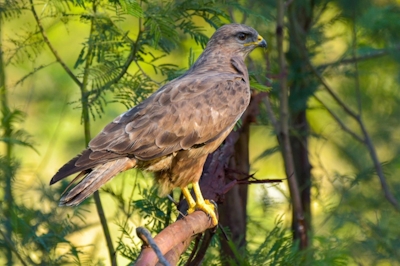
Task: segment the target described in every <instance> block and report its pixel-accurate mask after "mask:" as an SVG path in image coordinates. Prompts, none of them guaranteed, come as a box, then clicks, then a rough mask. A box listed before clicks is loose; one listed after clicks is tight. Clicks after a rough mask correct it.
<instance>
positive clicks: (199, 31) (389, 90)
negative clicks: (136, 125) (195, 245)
mask: <svg viewBox="0 0 400 266" xmlns="http://www.w3.org/2000/svg"><path fill="white" fill-rule="evenodd" d="M279 2H280V1H267V0H265V1H252V0H250V1H238V2H236V1H183V0H182V1H134V0H120V1H118V0H113V1H111V0H110V1H84V0H50V1H36V0H32V1H25V0H20V1H1V2H0V15H1V24H0V29H1V36H0V37H1V51H2V65H1V69H0V71H1V72H2V73H3V74H4V75H2V76H1V77H0V78H1V79H2V80H1V84H0V85H1V87H2V91H1V96H2V124H1V132H2V138H1V140H2V141H1V142H0V143H1V169H2V174H1V177H0V180H1V185H0V188H1V190H0V206H1V207H0V222H1V224H0V229H1V232H2V235H0V264H2V265H3V264H4V265H23V264H24V262H25V264H26V265H33V264H37V265H70V264H78V265H109V263H110V262H109V259H108V254H107V252H108V251H107V246H106V244H105V240H104V237H103V234H102V229H101V225H100V223H99V219H98V215H97V214H96V208H95V205H94V204H93V200H92V199H90V200H87V201H85V203H84V204H82V206H80V207H77V208H61V207H58V206H57V201H58V199H59V197H60V194H61V193H62V191H63V189H64V188H65V187H66V185H67V182H64V183H63V184H62V185H60V184H56V185H54V186H52V187H49V186H48V183H49V180H50V178H51V177H52V176H53V174H54V173H55V172H56V171H57V170H58V169H59V167H61V166H62V165H63V164H64V163H65V162H67V161H68V160H69V159H71V158H72V157H74V156H75V155H77V154H78V153H80V152H81V151H82V150H83V149H84V148H85V146H86V144H85V134H84V124H85V118H84V116H82V108H86V107H87V108H88V110H89V115H88V117H87V118H88V119H89V120H90V124H88V125H87V126H88V128H90V131H91V136H92V137H93V136H94V135H96V134H97V133H98V132H99V131H100V130H101V129H102V128H103V127H104V126H105V125H106V124H107V123H109V122H110V121H111V120H112V119H114V118H115V117H116V116H117V115H119V114H120V113H122V112H124V111H125V110H126V109H127V107H129V106H133V105H135V104H137V102H140V100H141V99H143V98H145V97H146V96H148V95H149V94H150V92H151V91H154V90H155V89H157V88H158V87H159V86H160V85H161V84H164V83H165V82H166V81H167V80H170V79H172V78H174V77H176V76H178V75H179V74H181V73H183V72H184V71H185V70H186V69H188V68H189V67H190V65H191V63H193V60H194V59H196V58H197V57H198V56H199V55H200V53H201V52H202V50H203V47H204V45H205V43H206V42H207V38H208V37H210V36H211V35H212V33H213V32H214V31H215V28H217V27H218V26H220V25H222V24H225V23H229V22H243V23H245V24H247V25H249V26H252V27H254V28H255V29H256V30H257V31H258V32H259V33H260V35H262V36H263V37H264V39H266V40H267V42H268V49H267V50H262V49H258V50H256V51H254V52H253V53H252V54H251V56H250V57H251V59H250V60H249V61H248V65H249V71H250V73H251V75H252V80H253V81H254V82H256V83H258V84H262V85H264V86H267V87H270V92H269V93H268V97H266V99H267V101H269V102H270V103H271V106H272V111H273V112H274V113H275V115H276V116H277V117H278V119H279V112H278V110H279V107H280V103H279V83H280V79H281V74H280V73H281V72H280V71H281V70H280V69H279V65H278V53H277V42H276V21H277V4H278V3H279ZM32 4H33V6H34V10H35V13H36V15H37V16H38V20H36V19H35V15H34V13H33V12H32ZM38 21H39V22H40V27H39V26H38ZM93 21H95V22H93ZM284 23H285V27H284V29H283V32H284V36H285V41H284V45H283V46H284V51H285V55H286V61H287V64H288V67H287V72H286V73H287V78H288V81H289V83H288V86H289V88H290V96H289V103H290V108H291V112H292V113H294V114H296V113H302V114H304V115H305V117H306V121H307V124H308V129H307V130H306V131H300V130H298V128H296V127H294V126H292V127H291V129H290V132H291V134H292V136H300V137H299V139H301V141H300V142H301V143H303V144H304V146H305V147H306V150H307V157H308V160H309V162H310V164H311V168H310V173H311V177H310V182H309V183H308V185H309V186H310V191H311V203H310V207H311V211H310V214H311V215H312V216H311V217H312V219H311V218H310V221H311V224H312V229H311V230H310V231H309V232H308V233H309V236H310V239H311V241H310V246H309V247H308V249H307V252H308V253H307V254H308V255H307V256H305V255H304V250H303V251H300V250H299V248H298V246H297V242H296V241H292V237H291V230H290V227H291V221H292V208H291V207H292V205H291V203H290V193H289V190H288V188H287V184H286V182H283V183H277V184H272V185H271V184H253V185H251V186H249V189H250V194H249V195H250V196H249V199H248V200H249V202H248V206H247V215H248V220H247V230H248V231H247V237H246V239H247V247H246V248H245V251H244V253H242V254H246V255H243V260H239V259H238V260H236V262H235V263H236V264H243V265H245V264H244V263H245V262H246V261H247V262H248V263H249V264H248V265H261V264H264V265H400V263H399V261H400V226H399V222H398V221H399V219H400V215H399V212H398V207H397V208H396V207H395V206H393V204H390V203H389V202H388V200H387V199H386V198H385V195H384V192H383V190H382V188H381V182H380V180H379V177H378V175H377V169H378V168H377V166H376V165H374V162H373V160H372V159H371V155H370V150H371V147H373V149H374V150H376V154H377V158H378V162H379V165H380V167H381V168H382V173H383V175H384V178H385V180H386V181H387V184H388V188H389V191H390V192H391V193H392V194H393V195H394V198H395V199H396V200H399V199H400V194H399V193H400V180H399V178H398V176H399V174H400V170H399V166H400V160H399V159H400V157H399V152H400V126H399V122H400V85H399V84H400V75H399V73H400V56H399V51H400V1H390V0H387V1H385V0H371V1H367V0H357V1H343V0H336V1H322V0H316V1H311V0H308V1H307V0H299V1H296V0H295V1H286V2H285V19H284ZM93 25H94V26H93ZM305 29H306V30H305ZM43 32H45V34H46V36H47V37H48V40H49V42H50V43H51V45H52V49H53V51H52V50H51V49H50V48H49V46H48V43H47V42H46V41H45V39H44V38H43ZM293 32H297V33H298V34H297V35H296V34H293ZM132 49H135V54H134V58H133V59H132V58H131V63H130V64H129V67H128V68H127V71H126V73H125V74H124V75H123V77H122V78H120V79H118V80H117V82H114V83H112V82H111V83H110V84H109V83H108V82H109V81H112V80H113V78H115V77H116V76H117V73H119V71H122V70H121V69H122V68H123V65H124V63H125V62H127V60H129V58H130V53H131V51H132ZM54 51H56V52H57V54H58V56H59V58H60V60H62V61H63V62H64V63H65V65H66V66H67V67H68V69H70V71H71V72H72V74H73V75H75V76H76V77H77V80H79V81H81V82H83V80H84V79H85V78H87V80H88V82H87V86H86V90H87V91H88V92H87V94H86V95H85V94H81V92H82V87H80V86H78V85H77V83H76V82H74V81H73V80H72V79H71V77H70V76H69V75H68V74H67V73H66V71H65V68H63V67H62V66H61V65H60V62H57V60H56V58H55V55H54V53H53V52H54ZM310 65H312V66H313V68H311V67H310ZM313 69H314V70H315V72H317V73H318V74H319V75H320V77H322V79H323V81H325V82H326V84H328V86H329V87H330V88H331V89H332V90H333V91H334V92H335V94H336V95H338V97H339V98H340V99H341V100H342V101H343V103H344V104H345V105H346V106H347V107H348V108H349V109H351V110H353V111H354V112H355V113H356V114H357V116H356V118H357V119H361V120H362V125H363V126H365V130H366V132H367V133H368V136H369V137H370V139H371V141H372V142H371V143H369V144H370V145H369V146H368V145H366V143H367V141H365V136H366V135H365V132H364V131H363V128H362V127H360V123H359V121H360V120H357V119H354V118H352V117H351V116H349V114H348V113H346V111H345V110H344V109H343V106H341V105H340V104H338V102H337V101H335V100H334V98H333V97H332V96H331V94H329V93H328V92H327V90H326V87H324V85H323V83H322V82H321V79H319V78H318V75H316V74H315V73H314V72H313ZM298 88H301V89H298ZM82 95H83V97H87V98H85V99H86V100H87V101H88V103H89V105H88V106H86V107H85V106H84V107H82V101H81V99H83V98H82ZM314 96H317V98H315V97H314ZM322 103H323V104H322ZM259 109H260V111H259V115H258V116H257V121H256V122H254V123H252V125H251V130H250V142H249V151H250V166H251V170H250V173H254V176H255V177H256V178H257V179H285V178H286V175H285V169H284V164H283V161H282V155H281V153H280V149H279V145H278V141H277V137H276V130H275V129H274V127H273V125H272V124H271V119H270V118H271V117H270V116H268V113H267V111H266V107H265V105H264V103H263V102H262V103H261V104H260V106H259ZM20 113H21V114H20ZM332 113H334V114H335V117H336V119H335V117H333V116H332ZM294 117H295V115H294V116H293V117H292V119H293V120H294ZM89 120H88V121H89ZM338 121H340V123H342V125H344V126H345V127H346V129H345V130H344V129H343V126H340V124H339V123H338ZM349 131H351V132H352V134H353V135H351V134H349ZM304 132H306V133H304ZM354 134H355V135H357V136H360V139H362V140H363V141H362V142H360V141H357V139H355V138H354ZM305 141H307V142H305ZM371 144H372V146H371ZM293 156H294V159H295V160H296V158H297V159H299V157H296V156H298V155H297V154H293ZM152 187H153V182H152V179H151V174H148V173H141V172H139V171H133V170H132V171H129V172H126V173H123V174H121V175H120V176H118V177H116V178H114V179H113V180H112V181H111V182H109V183H108V184H107V185H106V186H105V187H104V189H102V190H101V193H100V195H101V199H102V202H103V207H104V209H105V212H106V217H107V220H108V225H109V227H110V230H111V236H112V240H113V243H114V245H115V247H116V248H117V250H118V251H117V261H118V263H119V264H121V265H125V264H128V262H129V261H131V260H134V258H135V256H137V254H138V252H139V251H140V241H139V239H137V238H136V236H135V234H134V231H131V230H132V229H134V228H135V227H137V226H140V225H146V226H147V227H148V228H149V229H152V232H158V231H159V230H161V229H162V228H163V227H164V226H165V225H166V223H170V222H171V221H173V220H174V218H175V217H176V215H177V213H176V211H175V209H174V211H173V213H172V216H166V214H165V213H166V210H168V208H171V203H169V202H168V201H167V200H165V199H158V198H157V197H156V196H155V192H154V189H152ZM176 193H179V192H176ZM147 199H148V200H150V201H151V202H148V201H147ZM132 202H133V203H132ZM158 211H160V212H161V214H160V212H158ZM163 213H164V214H163ZM160 215H161V216H160ZM163 215H165V217H164V216H163ZM160 217H162V218H160ZM160 220H162V221H160ZM129 235H130V236H131V238H129V237H128V236H129ZM219 247H220V244H219V240H215V241H214V242H213V244H212V247H211V248H210V249H209V252H208V253H207V256H206V259H205V262H204V264H203V265H220V264H224V263H225V264H226V263H227V262H226V261H225V262H224V259H223V258H222V257H220V256H219V252H218V250H219ZM18 254H19V255H18ZM260 254H261V255H260ZM184 260H185V258H183V261H184ZM228 264H232V265H233V264H234V262H232V261H231V262H229V263H228Z"/></svg>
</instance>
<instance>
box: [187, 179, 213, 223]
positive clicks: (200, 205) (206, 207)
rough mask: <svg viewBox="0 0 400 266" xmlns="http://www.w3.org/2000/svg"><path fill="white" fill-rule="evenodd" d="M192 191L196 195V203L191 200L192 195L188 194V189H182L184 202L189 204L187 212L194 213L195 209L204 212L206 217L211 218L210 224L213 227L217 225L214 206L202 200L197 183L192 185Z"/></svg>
mask: <svg viewBox="0 0 400 266" xmlns="http://www.w3.org/2000/svg"><path fill="white" fill-rule="evenodd" d="M193 191H194V194H195V195H196V201H194V200H193V197H192V195H191V194H190V192H189V189H188V188H187V187H185V188H183V189H182V193H183V195H184V196H185V198H186V201H187V202H188V204H189V210H188V213H189V214H190V213H192V212H194V211H195V210H196V209H199V210H202V211H203V212H205V213H206V214H207V215H208V216H210V217H211V219H212V223H213V224H214V225H217V224H218V218H217V215H216V214H215V207H214V204H212V203H211V202H210V201H208V200H204V198H203V195H202V194H201V190H200V186H199V183H198V182H194V183H193Z"/></svg>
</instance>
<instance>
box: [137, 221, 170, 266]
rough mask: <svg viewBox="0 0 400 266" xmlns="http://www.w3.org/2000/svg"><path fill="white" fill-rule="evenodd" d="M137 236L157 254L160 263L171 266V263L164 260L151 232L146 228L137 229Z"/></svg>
mask: <svg viewBox="0 0 400 266" xmlns="http://www.w3.org/2000/svg"><path fill="white" fill-rule="evenodd" d="M136 234H137V235H138V237H139V238H140V239H141V240H142V241H143V242H144V243H145V245H146V246H150V247H151V248H152V249H153V251H154V252H155V253H156V255H157V258H158V261H159V262H160V263H161V264H162V265H164V266H169V265H170V264H169V262H168V261H167V260H166V259H165V258H164V256H163V254H162V253H161V250H160V249H159V248H158V246H157V243H156V242H155V241H154V239H153V237H152V236H151V234H150V232H149V231H148V230H147V229H146V228H144V227H138V228H136Z"/></svg>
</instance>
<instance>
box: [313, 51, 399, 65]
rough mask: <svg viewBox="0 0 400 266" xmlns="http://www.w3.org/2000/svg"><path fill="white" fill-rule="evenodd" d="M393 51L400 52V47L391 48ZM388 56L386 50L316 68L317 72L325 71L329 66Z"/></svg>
mask: <svg viewBox="0 0 400 266" xmlns="http://www.w3.org/2000/svg"><path fill="white" fill-rule="evenodd" d="M393 49H394V50H400V45H399V46H395V47H394V48H393ZM388 54H389V51H388V50H380V51H377V52H374V53H370V54H367V55H360V56H358V57H354V56H352V57H351V58H343V59H340V60H338V61H336V62H331V63H326V64H322V65H319V66H318V67H317V69H318V70H325V69H326V68H328V67H331V66H337V65H345V64H354V62H356V61H357V62H361V61H366V60H370V59H375V58H379V57H383V56H386V55H388Z"/></svg>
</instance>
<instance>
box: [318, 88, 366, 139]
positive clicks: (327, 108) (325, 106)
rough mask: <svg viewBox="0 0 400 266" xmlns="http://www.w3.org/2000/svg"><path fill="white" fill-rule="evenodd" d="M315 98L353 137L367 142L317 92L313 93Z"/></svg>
mask: <svg viewBox="0 0 400 266" xmlns="http://www.w3.org/2000/svg"><path fill="white" fill-rule="evenodd" d="M313 96H314V98H315V99H316V100H317V101H318V102H319V103H320V104H322V105H323V107H324V108H325V109H326V110H327V111H328V113H329V114H330V115H331V116H332V117H333V119H334V120H335V121H336V123H338V124H339V126H340V127H341V128H342V129H343V130H344V131H345V132H347V133H349V134H350V135H351V136H352V137H353V138H355V139H356V140H358V141H359V142H361V143H363V144H365V140H364V139H362V138H361V137H360V136H359V135H357V134H356V133H355V132H354V131H352V130H351V129H350V128H349V127H347V126H346V124H345V123H343V122H342V121H341V120H340V118H339V117H338V116H337V115H336V114H335V113H334V112H333V110H332V109H330V108H329V107H328V106H327V105H326V104H325V103H324V102H323V101H322V100H321V99H320V98H319V97H318V96H317V95H316V94H314V95H313Z"/></svg>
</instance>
